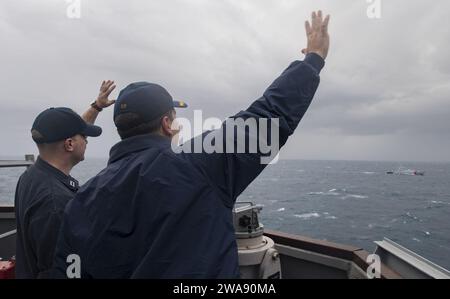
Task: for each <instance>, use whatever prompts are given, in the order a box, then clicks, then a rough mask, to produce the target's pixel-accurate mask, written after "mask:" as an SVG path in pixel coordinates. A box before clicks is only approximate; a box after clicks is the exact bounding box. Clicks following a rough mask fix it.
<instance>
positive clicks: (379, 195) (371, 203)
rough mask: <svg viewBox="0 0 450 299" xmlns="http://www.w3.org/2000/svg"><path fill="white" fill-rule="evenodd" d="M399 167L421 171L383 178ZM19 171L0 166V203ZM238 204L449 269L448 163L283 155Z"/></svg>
mask: <svg viewBox="0 0 450 299" xmlns="http://www.w3.org/2000/svg"><path fill="white" fill-rule="evenodd" d="M105 165H106V160H95V159H90V160H87V161H85V162H83V163H81V164H80V165H79V166H77V167H76V168H75V169H74V171H73V173H72V175H73V176H74V177H75V178H77V179H78V180H79V181H80V182H81V183H83V182H85V181H86V180H88V179H89V178H90V177H91V176H93V175H95V174H96V173H98V172H99V171H100V170H101V169H102V168H104V167H105ZM400 166H403V167H406V168H411V169H418V170H423V171H425V172H426V173H425V176H423V177H422V176H403V175H388V174H386V171H388V170H396V169H397V168H399V167H400ZM21 172H23V169H0V205H2V204H3V205H5V204H13V201H14V189H15V185H16V182H17V179H18V177H19V176H20V173H21ZM238 200H239V201H252V202H254V203H258V204H262V205H264V209H263V210H262V213H261V216H260V218H261V222H263V224H264V226H265V227H267V228H270V229H274V230H279V231H284V232H288V233H293V234H299V235H304V236H308V237H312V238H316V239H322V240H328V241H333V242H337V243H342V244H348V245H354V246H360V247H362V248H364V249H366V250H368V251H373V250H374V248H375V245H374V243H373V241H378V240H382V239H383V237H387V238H390V239H392V240H393V241H395V242H398V243H400V244H401V245H403V246H405V247H407V248H409V249H411V250H413V251H415V252H417V253H418V254H421V255H423V256H424V257H426V258H428V259H430V260H431V261H433V262H435V263H437V264H439V265H441V266H443V267H445V268H447V269H450V217H449V215H450V163H422V162H403V163H395V162H363V161H303V160H283V161H279V162H278V163H277V164H275V165H269V166H268V167H267V169H266V170H265V171H264V172H263V173H262V174H261V175H260V176H259V177H258V178H257V179H256V180H255V181H254V182H253V183H252V184H251V185H250V186H249V187H248V188H247V190H246V191H245V192H244V193H243V194H242V195H241V196H240V198H239V199H238Z"/></svg>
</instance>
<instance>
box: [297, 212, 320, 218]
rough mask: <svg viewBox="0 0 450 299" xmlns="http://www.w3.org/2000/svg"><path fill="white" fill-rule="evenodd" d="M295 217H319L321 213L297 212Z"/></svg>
mask: <svg viewBox="0 0 450 299" xmlns="http://www.w3.org/2000/svg"><path fill="white" fill-rule="evenodd" d="M294 217H297V218H300V219H310V218H318V217H320V214H319V213H316V212H314V213H305V214H300V215H298V214H295V215H294Z"/></svg>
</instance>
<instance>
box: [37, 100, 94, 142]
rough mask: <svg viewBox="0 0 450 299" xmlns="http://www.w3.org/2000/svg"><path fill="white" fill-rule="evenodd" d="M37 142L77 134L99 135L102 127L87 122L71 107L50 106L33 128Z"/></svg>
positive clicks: (38, 118)
mask: <svg viewBox="0 0 450 299" xmlns="http://www.w3.org/2000/svg"><path fill="white" fill-rule="evenodd" d="M31 132H32V138H33V140H34V141H35V142H36V143H52V142H57V141H61V140H64V139H67V138H70V137H73V136H75V135H77V134H80V135H83V136H90V137H97V136H100V134H102V128H100V127H99V126H94V125H91V124H88V123H86V122H85V121H84V120H83V119H82V118H81V116H79V115H78V114H77V113H76V112H75V111H73V110H72V109H70V108H65V107H58V108H49V109H47V110H45V111H43V112H41V113H40V114H39V115H38V116H37V117H36V119H35V120H34V123H33V127H32V128H31Z"/></svg>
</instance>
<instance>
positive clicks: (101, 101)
mask: <svg viewBox="0 0 450 299" xmlns="http://www.w3.org/2000/svg"><path fill="white" fill-rule="evenodd" d="M115 88H116V85H115V84H114V81H111V80H108V81H103V82H102V85H101V86H100V93H99V94H98V97H97V101H96V102H97V105H98V106H99V107H100V108H106V107H109V106H111V105H112V104H114V103H115V102H116V101H115V100H109V99H108V97H109V95H110V94H111V92H112V91H113V90H114V89H115Z"/></svg>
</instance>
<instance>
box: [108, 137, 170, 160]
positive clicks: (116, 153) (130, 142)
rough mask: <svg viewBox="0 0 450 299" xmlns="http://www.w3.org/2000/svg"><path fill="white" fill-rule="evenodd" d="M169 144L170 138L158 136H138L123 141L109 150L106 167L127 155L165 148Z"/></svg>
mask: <svg viewBox="0 0 450 299" xmlns="http://www.w3.org/2000/svg"><path fill="white" fill-rule="evenodd" d="M170 144H171V140H170V138H168V137H166V136H161V135H158V134H146V135H138V136H134V137H130V138H127V139H124V140H122V141H120V142H119V143H117V144H116V145H114V146H113V147H112V148H111V151H110V152H109V161H108V165H109V164H111V163H113V162H115V161H117V160H120V159H121V158H123V157H125V156H126V155H128V154H131V153H136V152H140V151H143V150H146V149H149V148H152V147H160V148H161V147H163V148H166V147H169V146H170Z"/></svg>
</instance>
